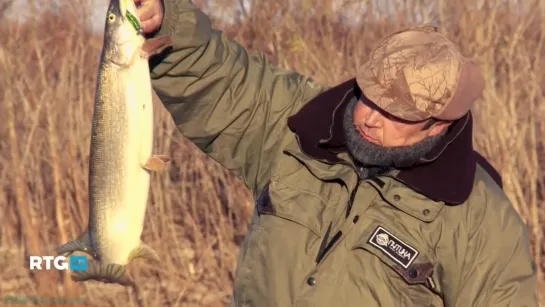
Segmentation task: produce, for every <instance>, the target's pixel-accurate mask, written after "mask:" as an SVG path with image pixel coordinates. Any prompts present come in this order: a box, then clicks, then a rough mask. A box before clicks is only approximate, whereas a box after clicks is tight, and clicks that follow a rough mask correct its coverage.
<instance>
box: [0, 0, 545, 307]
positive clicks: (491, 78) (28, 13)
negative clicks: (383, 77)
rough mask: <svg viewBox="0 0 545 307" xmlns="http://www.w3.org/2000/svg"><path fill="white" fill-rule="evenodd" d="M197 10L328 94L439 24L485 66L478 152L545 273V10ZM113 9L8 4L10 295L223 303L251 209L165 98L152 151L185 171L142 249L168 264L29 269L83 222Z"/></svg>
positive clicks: (3, 137)
mask: <svg viewBox="0 0 545 307" xmlns="http://www.w3.org/2000/svg"><path fill="white" fill-rule="evenodd" d="M195 3H196V4H197V5H198V6H199V7H201V8H202V9H203V10H204V11H205V12H206V13H208V14H209V16H211V17H212V18H213V20H214V23H215V26H216V27H217V28H218V29H222V30H223V31H225V33H226V34H227V35H229V36H230V37H232V38H234V39H236V40H237V41H238V42H240V43H241V44H242V45H244V46H245V47H247V48H249V49H251V50H253V51H256V52H263V53H265V54H267V55H268V56H269V57H270V59H271V61H273V62H274V63H276V64H277V65H279V66H282V67H284V68H287V69H291V70H296V71H299V72H300V73H302V74H306V75H310V76H312V77H313V78H314V79H316V80H318V81H320V82H323V83H325V84H329V85H335V84H337V83H339V82H341V81H344V80H346V79H348V78H351V77H352V76H353V75H354V73H355V68H356V67H357V66H358V65H359V64H360V63H362V62H363V61H365V60H366V59H367V56H368V54H369V52H370V51H371V49H372V48H373V47H374V46H375V44H376V43H377V40H378V39H380V38H381V37H383V36H384V35H386V34H388V33H389V32H391V31H393V30H396V29H398V28H399V27H404V26H407V25H409V24H413V23H419V22H433V23H436V24H437V25H439V26H440V28H441V30H442V31H443V32H444V33H445V34H446V35H447V36H448V37H449V38H451V39H452V40H454V41H455V42H457V43H458V44H459V45H460V46H461V48H462V50H463V52H464V54H465V55H466V56H470V57H474V58H475V59H477V60H478V61H479V63H480V66H481V68H482V70H483V71H484V74H485V76H486V90H485V92H484V97H483V99H482V100H480V101H479V102H478V103H477V105H476V106H475V109H474V112H475V114H476V127H475V139H474V142H475V146H476V148H477V149H478V150H479V151H480V152H481V153H482V154H483V155H485V156H486V157H487V158H488V159H489V160H490V161H491V163H492V164H493V165H494V166H495V167H496V168H497V169H498V170H499V171H500V173H501V174H502V176H503V180H504V186H505V191H506V192H507V194H508V196H509V198H510V199H511V201H512V203H513V206H514V207H515V208H516V209H517V211H518V212H519V214H520V215H521V216H522V218H523V219H524V221H525V222H526V223H527V225H528V229H529V231H530V233H531V235H532V252H533V255H534V256H535V260H536V263H537V264H538V268H539V279H540V280H541V281H543V280H544V277H543V270H544V269H545V259H543V253H544V251H545V246H544V240H543V230H544V227H545V174H544V173H543V171H545V103H544V98H545V45H544V44H545V1H542V0H481V1H478V0H477V1H476V0H443V1H441V0H412V1H411V0H406V1H403V0H375V1H373V0H368V1H362V0H267V1H265V0H239V1H232V0H216V1H212V0H208V1H207V0H200V1H199V0H195ZM106 7H107V3H106V1H105V0H100V1H99V0H97V1H92V0H71V1H60V0H57V1H55V0H15V1H12V0H0V99H1V103H0V188H1V189H0V299H1V300H3V299H4V297H5V296H8V295H13V296H17V297H28V296H33V295H34V296H37V297H42V298H43V297H67V298H82V297H84V298H85V305H88V306H225V305H226V303H227V302H228V299H229V296H230V292H231V287H232V281H233V273H234V269H235V265H236V258H237V254H238V246H239V244H240V243H241V240H242V238H243V237H244V235H245V234H246V231H247V230H248V228H247V227H248V222H249V220H250V216H251V213H252V205H253V200H252V199H251V197H250V194H249V192H248V191H247V190H246V188H245V187H244V185H243V184H242V183H241V182H240V181H239V180H238V179H236V178H234V177H233V176H231V174H229V172H228V171H225V170H224V169H223V168H221V166H219V165H218V164H217V163H216V162H214V161H213V160H211V159H209V158H207V157H206V156H205V155H204V154H203V153H202V152H200V151H199V150H198V149H197V148H196V147H195V146H194V145H192V144H190V143H189V142H188V141H187V140H185V139H184V138H183V137H182V136H181V134H180V133H179V132H178V131H177V130H176V128H175V127H174V125H173V124H172V121H171V119H170V117H169V115H168V114H167V113H166V112H165V111H164V109H163V107H162V106H160V105H156V125H157V127H158V130H157V133H158V135H157V138H156V143H155V151H156V152H159V153H166V154H169V155H170V156H172V157H173V162H172V164H171V165H170V170H169V171H168V172H167V173H165V174H153V175H152V180H153V181H152V187H151V194H150V205H149V208H148V215H147V217H146V222H145V223H146V224H145V230H144V234H143V241H144V242H146V243H148V244H149V245H151V246H152V247H153V248H154V249H155V250H157V251H158V252H159V254H160V256H161V257H162V262H161V263H160V264H156V263H153V262H151V261H145V260H135V261H134V262H132V263H131V265H130V266H129V267H130V273H131V274H132V275H133V277H134V278H135V280H136V281H137V282H138V285H137V286H136V287H134V288H124V287H122V286H117V285H104V284H100V283H93V282H91V283H81V284H76V283H74V282H72V281H71V280H70V279H69V278H68V276H67V275H66V274H65V273H59V272H56V271H36V272H32V274H31V272H30V271H29V269H28V261H27V259H28V255H52V254H53V252H54V248H55V247H56V246H57V245H58V244H60V243H62V242H66V241H68V240H70V239H73V238H75V237H76V236H77V235H79V234H80V233H81V232H82V231H83V229H84V228H85V227H86V226H87V216H88V195H87V171H88V154H89V141H90V128H91V119H92V107H93V99H94V90H95V78H96V69H97V64H98V58H99V53H100V50H101V48H102V31H103V26H104V15H105V12H106ZM326 59H327V60H326ZM542 289H543V291H545V288H542ZM3 303H5V301H0V304H3ZM56 305H59V304H56ZM542 306H545V303H544V304H542Z"/></svg>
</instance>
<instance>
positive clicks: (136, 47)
mask: <svg viewBox="0 0 545 307" xmlns="http://www.w3.org/2000/svg"><path fill="white" fill-rule="evenodd" d="M170 44H171V39H170V37H159V38H154V39H149V40H146V39H145V38H144V36H143V31H142V27H141V25H140V21H139V19H138V17H137V15H136V6H135V4H134V2H133V0H111V1H110V5H109V8H108V12H107V15H106V25H105V33H104V45H103V49H102V54H101V57H100V64H99V69H98V78H97V87H96V94H95V105H94V114H93V124H92V135H91V151H90V161H89V224H88V228H87V230H86V231H85V232H84V233H83V234H82V235H81V236H80V237H79V238H78V239H77V240H75V241H72V242H68V243H66V244H64V245H61V246H60V247H58V248H57V252H58V253H59V254H65V255H69V254H72V253H73V252H75V251H83V252H86V253H88V254H90V255H91V256H92V257H93V259H91V260H90V261H89V262H88V269H87V270H86V271H74V272H73V275H72V278H73V279H74V280H76V281H84V280H99V281H103V282H106V283H118V284H122V285H131V284H133V279H132V277H131V276H129V274H128V273H127V271H126V265H127V264H128V263H129V262H130V261H131V259H134V258H147V259H154V260H158V258H159V257H158V255H157V253H156V252H155V251H154V250H153V249H152V248H151V247H149V246H148V245H146V244H144V243H143V242H142V241H141V239H140V237H141V234H142V230H143V228H144V217H145V213H146V206H147V202H148V192H149V185H150V173H149V172H150V171H160V170H162V169H164V167H165V165H166V163H167V162H168V161H169V158H168V157H167V156H165V155H152V146H153V104H152V99H153V98H152V97H154V96H152V95H153V94H154V93H153V91H152V87H151V79H150V74H149V66H148V58H149V57H150V56H151V55H153V54H156V53H158V52H160V51H161V50H163V49H164V48H165V47H168V46H169V45H170Z"/></svg>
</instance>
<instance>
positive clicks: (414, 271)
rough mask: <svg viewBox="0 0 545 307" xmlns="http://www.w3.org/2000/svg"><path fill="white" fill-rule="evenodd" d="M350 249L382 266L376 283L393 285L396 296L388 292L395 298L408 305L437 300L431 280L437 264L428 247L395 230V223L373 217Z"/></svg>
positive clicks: (426, 303) (426, 304) (427, 303)
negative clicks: (384, 221)
mask: <svg viewBox="0 0 545 307" xmlns="http://www.w3.org/2000/svg"><path fill="white" fill-rule="evenodd" d="M352 250H353V251H358V250H359V251H360V252H363V254H362V255H361V256H362V257H366V258H368V259H370V261H369V263H375V262H376V264H378V265H379V266H380V267H381V270H383V271H384V273H383V274H377V277H376V279H377V280H376V282H383V283H386V284H389V285H390V287H392V288H395V289H396V290H397V291H395V295H394V294H390V295H393V296H398V297H397V298H396V299H397V300H398V301H400V302H404V303H405V304H408V305H407V306H409V305H410V306H412V305H419V306H421V305H424V306H435V305H431V302H438V299H439V297H438V296H437V295H436V293H435V291H436V288H437V287H436V282H435V279H434V268H435V267H436V266H435V262H434V261H433V260H432V258H431V257H430V256H429V255H430V254H429V250H428V248H427V247H425V244H422V243H419V242H417V240H415V239H414V237H413V236H409V235H406V234H403V233H400V232H398V231H396V228H395V224H393V223H383V222H380V221H377V220H373V221H372V222H371V223H370V224H369V226H368V227H366V228H365V230H364V231H363V232H362V234H361V236H359V238H358V240H357V241H356V243H355V245H354V247H353V248H352ZM375 259H378V260H379V261H374V260H375ZM370 278H372V277H370ZM381 278H382V279H386V280H380V279H381ZM402 306H405V305H402Z"/></svg>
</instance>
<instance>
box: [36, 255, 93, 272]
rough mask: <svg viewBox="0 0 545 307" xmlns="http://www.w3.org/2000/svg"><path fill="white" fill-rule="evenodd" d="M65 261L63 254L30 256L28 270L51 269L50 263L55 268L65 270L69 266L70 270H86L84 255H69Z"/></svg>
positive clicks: (86, 264)
mask: <svg viewBox="0 0 545 307" xmlns="http://www.w3.org/2000/svg"><path fill="white" fill-rule="evenodd" d="M69 259H70V260H69V261H68V262H67V261H66V260H67V259H66V257H64V256H56V257H55V256H30V270H31V271H34V270H46V271H48V270H51V267H52V266H51V264H53V267H54V268H55V269H56V270H59V271H66V270H67V269H68V268H70V270H71V271H85V270H87V266H88V263H87V257H86V256H70V258H69Z"/></svg>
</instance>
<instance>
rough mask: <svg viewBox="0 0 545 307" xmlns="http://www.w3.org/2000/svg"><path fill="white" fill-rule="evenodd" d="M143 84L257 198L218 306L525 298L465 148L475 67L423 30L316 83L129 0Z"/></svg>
mask: <svg viewBox="0 0 545 307" xmlns="http://www.w3.org/2000/svg"><path fill="white" fill-rule="evenodd" d="M139 10H140V13H139V14H140V17H141V18H142V20H143V27H144V30H145V32H146V33H149V35H150V36H157V35H172V36H173V38H174V44H173V48H172V49H171V50H170V51H167V52H166V53H165V54H164V55H162V56H161V57H159V58H157V59H154V60H152V68H151V70H152V79H153V81H152V82H153V87H154V89H155V90H156V91H157V93H158V94H159V96H160V98H161V99H162V101H163V103H164V105H165V107H166V108H167V110H168V111H169V112H170V113H171V114H172V117H173V119H174V121H175V123H176V124H177V125H178V127H179V129H180V131H181V132H182V133H183V134H184V136H185V137H187V138H188V139H190V140H191V141H192V142H193V143H195V144H196V145H197V146H199V148H200V149H202V150H203V151H204V152H205V153H206V154H208V155H209V156H210V157H212V158H214V159H215V160H217V161H219V162H220V163H221V164H222V165H223V166H225V167H226V168H228V169H230V170H232V171H233V172H234V173H235V174H237V175H238V176H240V178H242V179H243V180H244V182H245V183H246V185H247V186H248V188H249V189H250V190H251V191H252V192H253V195H254V196H255V198H256V199H257V202H256V204H257V205H256V212H255V214H254V217H253V220H252V226H251V230H250V232H249V234H248V235H247V237H246V239H245V242H244V244H243V246H242V249H241V252H240V257H239V262H238V267H237V272H236V278H235V282H234V292H233V301H232V305H234V306H259V307H268V306H368V307H371V306H460V307H467V306H479V307H481V306H494V307H501V306H538V303H537V285H536V284H537V280H536V268H535V264H534V262H533V260H532V257H531V255H530V250H529V238H528V232H527V230H526V228H525V225H524V223H523V222H522V221H521V219H520V218H519V216H518V215H517V213H516V211H515V210H514V209H513V208H512V206H511V204H510V202H509V200H508V199H507V197H506V196H505V194H504V193H503V192H502V189H501V181H500V179H499V176H498V174H497V172H496V171H495V170H493V169H492V168H491V167H490V165H489V164H488V163H487V162H486V160H484V159H483V158H482V157H481V156H480V155H479V154H477V153H476V152H475V151H474V150H473V148H472V117H471V112H470V111H469V110H470V108H471V106H472V105H473V103H474V102H475V100H476V99H477V98H478V97H479V96H480V95H481V93H482V90H483V86H484V81H483V77H482V75H481V73H480V72H479V69H478V68H477V66H476V65H475V64H473V63H472V62H471V61H469V60H467V59H465V58H464V57H462V55H461V54H460V52H459V51H458V50H457V48H456V47H455V46H454V45H453V43H452V42H450V41H449V40H447V39H446V38H445V37H443V36H442V35H441V34H439V33H438V32H436V30H435V29H434V28H433V27H430V26H425V25H423V26H417V27H413V28H410V29H405V30H403V31H399V32H397V33H394V34H393V35H390V36H387V37H385V38H384V39H383V40H382V41H381V42H380V43H379V45H378V47H377V49H376V50H375V51H374V52H373V53H372V55H371V57H370V60H369V62H368V63H367V64H366V65H364V67H361V68H360V69H359V71H358V75H357V77H356V78H354V79H352V80H348V81H346V82H344V83H343V84H340V85H338V86H335V87H332V88H328V87H325V86H321V85H318V84H317V83H315V82H313V81H312V80H310V79H309V78H307V77H304V76H302V75H300V74H298V73H295V72H289V71H284V70H281V69H279V68H275V67H272V66H271V65H270V64H269V63H268V62H267V60H266V58H265V57H264V56H263V55H261V54H257V55H253V54H250V53H249V52H248V51H247V50H245V49H244V48H243V47H241V46H240V45H239V44H237V43H236V42H234V41H232V40H230V39H228V38H227V37H226V36H225V35H223V34H222V33H221V32H219V31H217V30H214V29H212V28H211V24H210V20H209V19H208V18H207V17H206V16H205V15H204V13H203V12H201V11H200V10H199V9H198V8H197V7H195V6H194V5H193V4H191V2H190V1H189V0H164V3H162V4H161V1H160V0H148V1H143V3H142V6H141V7H140V8H139Z"/></svg>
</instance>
